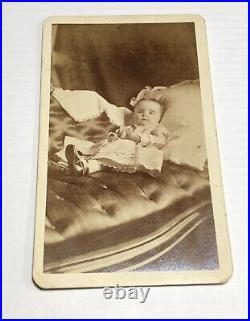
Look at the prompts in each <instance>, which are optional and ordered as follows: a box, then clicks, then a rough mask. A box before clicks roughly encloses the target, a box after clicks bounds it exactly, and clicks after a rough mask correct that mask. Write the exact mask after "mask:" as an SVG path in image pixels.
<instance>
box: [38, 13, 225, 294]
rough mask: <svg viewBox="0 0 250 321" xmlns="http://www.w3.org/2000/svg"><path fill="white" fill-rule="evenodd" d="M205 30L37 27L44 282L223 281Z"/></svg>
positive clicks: (193, 20) (69, 21) (63, 21)
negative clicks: (39, 42) (40, 53)
mask: <svg viewBox="0 0 250 321" xmlns="http://www.w3.org/2000/svg"><path fill="white" fill-rule="evenodd" d="M150 17H151V18H150ZM57 21H58V22H57ZM204 35H205V27H204V22H203V21H202V18H200V17H197V16H181V15H179V16H158V18H157V17H153V16H149V17H143V16H141V17H130V18H128V17H127V18H126V17H118V16H117V17H115V16H113V17H110V18H107V17H106V18H103V19H101V18H100V17H95V18H93V17H85V19H84V18H80V17H79V18H77V17H72V18H70V17H65V18H63V17H54V18H52V20H50V19H49V20H47V21H46V22H45V25H44V39H43V43H44V45H43V46H44V47H43V58H42V68H43V69H42V90H41V118H40V146H39V170H38V187H37V214H36V215H37V217H36V231H35V233H36V240H35V252H34V280H35V282H37V283H38V285H40V286H41V287H45V288H53V287H81V286H100V285H112V284H115V283H114V282H116V283H117V282H118V281H119V282H120V283H119V284H121V285H123V284H124V285H134V284H138V285H139V284H140V285H147V284H151V285H154V284H162V285H164V284H186V283H188V284H192V283H194V284H195V283H223V282H225V281H227V279H228V278H229V277H230V275H231V258H230V246H229V241H228V235H227V225H226V219H225V210H224V200H223V192H222V186H221V177H220V168H219V163H218V162H219V159H218V150H217V141H216V131H215V122H214V116H213V106H212V98H211V92H210V90H211V88H210V86H211V85H210V78H209V69H206V66H208V61H206V59H207V56H206V54H207V53H206V42H204V39H205V37H204ZM201 38H202V39H201ZM203 38H204V39H203ZM205 41H206V39H205ZM204 43H205V44H204ZM204 52H205V54H204ZM203 60H204V61H203ZM207 60H208V59H207ZM204 66H205V68H204ZM218 234H219V236H218ZM38 270H39V273H38ZM86 273H87V274H86ZM38 274H39V277H38ZM79 276H80V278H79V279H77V277H79ZM53 277H55V278H54V279H53ZM91 278H92V279H91ZM97 279H98V281H97ZM53 280H54V281H53ZM154 282H155V283H154Z"/></svg>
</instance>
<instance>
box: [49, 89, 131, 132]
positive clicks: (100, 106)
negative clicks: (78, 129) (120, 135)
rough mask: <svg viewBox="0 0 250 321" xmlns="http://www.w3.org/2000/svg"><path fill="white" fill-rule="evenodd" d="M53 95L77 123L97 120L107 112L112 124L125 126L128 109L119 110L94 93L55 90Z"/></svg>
mask: <svg viewBox="0 0 250 321" xmlns="http://www.w3.org/2000/svg"><path fill="white" fill-rule="evenodd" d="M52 95H53V96H54V97H55V98H56V100H57V101H58V102H59V103H60V104H61V106H62V107H63V108H64V109H65V111H66V112H67V113H68V114H69V115H70V116H71V117H72V118H73V119H74V120H75V121H77V122H83V121H86V120H89V119H93V118H96V117H98V116H100V115H101V113H103V112H105V114H106V115H107V116H108V118H109V119H110V122H111V123H112V124H114V125H117V126H121V125H123V124H124V109H127V108H125V107H121V108H117V106H116V105H113V104H110V103H109V102H107V101H106V100H105V99H104V98H103V97H101V96H100V95H99V94H98V93H96V92H94V91H89V90H73V91H72V90H65V89H62V88H55V89H54V91H53V93H52Z"/></svg>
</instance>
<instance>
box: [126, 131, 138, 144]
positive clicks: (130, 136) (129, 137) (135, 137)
mask: <svg viewBox="0 0 250 321" xmlns="http://www.w3.org/2000/svg"><path fill="white" fill-rule="evenodd" d="M127 138H128V139H129V140H132V141H134V142H135V143H136V144H139V143H140V142H141V137H140V136H139V135H137V134H134V133H130V134H128V135H127Z"/></svg>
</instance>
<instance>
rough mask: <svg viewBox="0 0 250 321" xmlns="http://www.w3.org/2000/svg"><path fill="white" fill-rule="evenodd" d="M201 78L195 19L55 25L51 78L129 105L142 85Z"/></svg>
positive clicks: (117, 102)
mask: <svg viewBox="0 0 250 321" xmlns="http://www.w3.org/2000/svg"><path fill="white" fill-rule="evenodd" d="M197 78H199V73H198V62H197V54H196V42H195V30H194V24H193V23H168V24H163V23H157V24H152V23H150V24H105V25H69V24H67V25H54V26H53V53H52V82H53V84H54V85H55V86H56V87H61V88H64V89H71V90H74V89H88V90H94V91H96V92H98V93H99V94H101V95H102V96H103V97H104V98H106V99H107V100H108V101H109V102H111V103H114V104H116V105H119V106H128V105H129V101H130V98H131V97H132V96H134V95H136V94H137V93H138V92H139V91H140V90H141V89H142V88H143V87H145V86H146V85H149V86H169V85H172V84H174V83H177V82H179V81H183V80H187V79H191V80H193V79H197Z"/></svg>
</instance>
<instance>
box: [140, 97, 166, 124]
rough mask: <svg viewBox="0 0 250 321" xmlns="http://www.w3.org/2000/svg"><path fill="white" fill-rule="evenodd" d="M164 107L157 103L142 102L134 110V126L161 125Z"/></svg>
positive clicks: (150, 101)
mask: <svg viewBox="0 0 250 321" xmlns="http://www.w3.org/2000/svg"><path fill="white" fill-rule="evenodd" d="M161 116H162V106H161V105H160V104H159V103H158V102H157V101H152V100H141V101H140V102H139V103H138V104H137V105H136V106H135V110H134V125H138V126H146V125H149V124H157V123H159V121H160V119H161Z"/></svg>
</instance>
